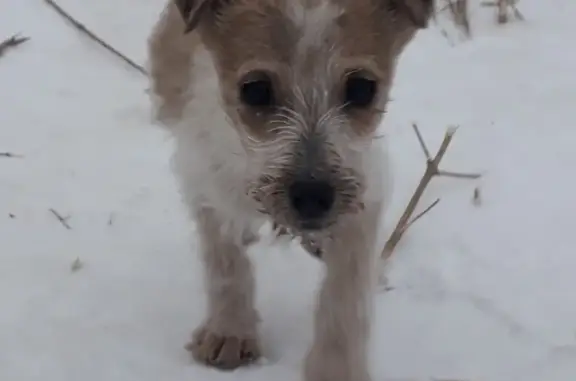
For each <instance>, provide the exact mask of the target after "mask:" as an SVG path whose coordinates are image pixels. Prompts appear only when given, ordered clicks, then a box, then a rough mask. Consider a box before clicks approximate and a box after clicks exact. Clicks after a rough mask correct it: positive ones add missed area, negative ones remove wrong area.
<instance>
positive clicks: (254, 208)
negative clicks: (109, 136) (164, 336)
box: [149, 0, 433, 381]
mask: <svg viewBox="0 0 576 381" xmlns="http://www.w3.org/2000/svg"><path fill="white" fill-rule="evenodd" d="M432 10H433V0H173V1H170V2H169V3H168V4H167V5H166V8H165V9H164V12H163V13H162V15H161V17H160V19H159V21H158V22H157V24H156V25H155V27H154V30H153V32H152V35H151V37H150V40H149V59H150V75H151V81H152V90H153V91H152V94H153V98H154V102H155V106H156V110H155V111H156V118H157V120H158V121H160V122H161V123H162V124H163V125H164V126H165V127H166V128H167V129H168V130H169V131H170V132H171V134H172V136H173V137H174V139H175V153H174V168H175V173H176V175H177V177H178V180H179V182H180V187H181V192H182V194H183V198H184V201H185V202H186V204H187V206H188V208H189V211H190V214H191V216H192V218H193V219H194V220H195V221H196V222H197V224H198V229H197V230H198V235H199V237H198V238H199V242H200V245H201V247H200V251H201V254H202V258H203V263H204V267H205V278H206V285H207V298H208V311H207V318H206V320H205V322H204V323H203V324H202V326H201V327H199V328H198V329H197V330H196V332H195V334H194V336H193V340H192V342H191V343H190V345H189V346H188V348H189V350H190V351H191V353H192V354H193V356H194V358H195V359H196V360H197V361H199V362H202V363H205V364H208V365H211V366H214V367H217V368H221V369H234V368H237V367H239V366H242V365H247V364H250V363H251V362H253V361H254V360H256V359H257V358H258V357H259V356H260V354H261V353H260V348H259V339H258V322H259V317H258V312H257V311H256V309H255V306H254V299H255V297H254V294H255V281H254V276H253V272H252V268H251V264H250V262H249V259H248V257H247V255H246V247H247V246H248V245H249V244H250V243H252V242H254V240H255V239H256V237H257V230H258V229H259V227H260V226H262V224H263V223H265V222H266V221H270V222H272V223H274V224H276V225H277V226H280V227H281V228H282V229H284V230H285V231H288V232H290V234H292V235H294V236H297V237H300V238H302V241H303V243H304V247H305V248H307V250H309V251H310V252H311V253H313V254H315V255H321V257H322V260H323V261H324V263H325V267H326V275H325V279H324V280H323V284H322V287H321V289H320V291H319V295H318V304H317V308H316V312H315V325H314V329H315V330H314V338H313V343H312V346H311V348H310V351H309V352H308V354H307V357H306V361H305V365H304V379H305V380H306V381H368V380H370V376H369V371H368V342H369V328H370V320H371V306H372V293H373V290H372V286H373V278H374V277H373V272H374V271H373V269H374V264H375V260H376V258H377V252H378V250H377V247H376V246H377V245H376V238H377V234H378V233H379V232H378V229H379V225H380V216H381V211H382V207H383V203H384V200H385V197H386V188H385V185H386V177H385V176H386V161H387V160H386V156H385V152H384V150H383V146H382V142H381V141H375V135H376V130H377V127H378V125H379V124H380V122H381V119H382V117H383V115H384V113H385V111H386V105H387V102H388V94H389V90H390V87H391V84H392V81H393V77H394V71H395V66H396V62H397V59H398V57H399V56H400V54H401V52H402V51H403V49H404V48H405V46H406V45H407V43H408V42H409V41H410V40H411V39H412V38H413V36H414V35H415V33H416V32H417V31H418V30H419V29H420V28H424V27H425V26H426V25H427V23H428V20H429V18H430V16H431V13H432Z"/></svg>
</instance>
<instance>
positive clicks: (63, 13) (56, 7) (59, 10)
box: [44, 0, 148, 75]
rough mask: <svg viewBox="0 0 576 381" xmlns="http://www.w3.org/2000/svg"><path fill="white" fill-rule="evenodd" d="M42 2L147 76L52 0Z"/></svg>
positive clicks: (139, 67)
mask: <svg viewBox="0 0 576 381" xmlns="http://www.w3.org/2000/svg"><path fill="white" fill-rule="evenodd" d="M44 1H45V2H46V4H48V5H49V6H50V7H52V9H54V10H55V11H56V12H57V13H58V14H59V15H60V16H62V17H64V18H65V19H66V20H67V21H69V22H70V23H71V24H72V25H73V26H74V27H75V28H76V29H78V30H79V31H80V32H82V33H84V34H86V35H87V36H88V37H90V38H91V39H92V40H94V41H96V42H97V43H98V44H100V45H101V46H102V47H104V48H105V49H106V50H108V51H109V52H111V53H112V54H114V55H115V56H117V57H118V58H120V59H121V60H123V61H124V62H126V63H127V64H128V65H130V66H131V67H132V68H133V69H135V70H137V71H139V72H140V73H142V74H144V75H148V74H147V73H146V69H144V68H143V67H142V66H141V65H139V64H137V63H136V62H134V61H132V60H131V59H130V58H128V57H126V56H125V55H124V54H123V53H121V52H120V51H118V50H116V49H115V48H114V47H113V46H111V45H110V44H108V43H107V42H106V41H104V40H102V39H101V38H100V37H98V36H97V35H96V34H94V33H93V32H92V31H90V30H89V29H88V28H87V27H86V26H85V25H84V24H82V23H80V22H79V21H78V20H76V19H75V18H74V17H72V16H71V15H70V14H69V13H68V12H66V11H65V10H64V9H63V8H62V7H60V6H59V5H58V4H57V3H56V2H55V1H54V0H44Z"/></svg>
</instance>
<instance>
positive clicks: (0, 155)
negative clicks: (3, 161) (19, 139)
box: [0, 152, 24, 158]
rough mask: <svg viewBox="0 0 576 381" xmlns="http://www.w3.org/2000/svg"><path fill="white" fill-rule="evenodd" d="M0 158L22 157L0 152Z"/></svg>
mask: <svg viewBox="0 0 576 381" xmlns="http://www.w3.org/2000/svg"><path fill="white" fill-rule="evenodd" d="M0 157H9V158H21V157H24V156H22V155H18V154H15V153H12V152H0Z"/></svg>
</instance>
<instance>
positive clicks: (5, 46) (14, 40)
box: [0, 34, 30, 57]
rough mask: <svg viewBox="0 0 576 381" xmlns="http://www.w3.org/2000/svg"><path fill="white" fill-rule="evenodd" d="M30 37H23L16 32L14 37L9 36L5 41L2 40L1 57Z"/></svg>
mask: <svg viewBox="0 0 576 381" xmlns="http://www.w3.org/2000/svg"><path fill="white" fill-rule="evenodd" d="M29 39H30V37H21V36H19V35H18V34H15V35H13V36H12V37H9V38H7V39H5V40H4V41H2V42H0V57H2V56H3V55H4V54H5V53H6V51H8V50H9V49H11V48H15V47H17V46H19V45H21V44H23V43H25V42H26V41H28V40H29Z"/></svg>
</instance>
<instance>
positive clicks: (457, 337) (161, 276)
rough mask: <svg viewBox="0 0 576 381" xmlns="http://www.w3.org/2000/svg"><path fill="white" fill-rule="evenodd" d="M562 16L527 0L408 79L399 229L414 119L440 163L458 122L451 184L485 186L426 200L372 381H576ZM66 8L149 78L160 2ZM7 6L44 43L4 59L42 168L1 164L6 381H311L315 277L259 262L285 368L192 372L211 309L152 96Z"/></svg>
mask: <svg viewBox="0 0 576 381" xmlns="http://www.w3.org/2000/svg"><path fill="white" fill-rule="evenodd" d="M545 3H546V4H544V2H542V1H538V0H521V1H520V3H519V6H520V9H521V10H522V12H523V14H524V16H525V17H526V19H527V21H526V22H523V23H512V24H509V25H507V26H502V27H499V26H496V25H494V24H493V23H492V20H491V17H492V13H491V12H490V10H488V9H485V8H482V9H480V8H475V9H474V18H473V19H474V20H475V21H474V25H473V26H474V36H473V38H472V40H470V41H466V40H459V39H457V38H456V37H455V36H456V35H455V34H454V33H450V36H451V37H450V41H448V40H447V39H446V38H444V37H443V36H442V35H441V33H440V30H439V28H438V27H437V26H436V25H435V24H433V25H432V27H431V28H430V29H429V30H427V31H424V32H421V33H420V34H419V35H418V37H417V39H416V40H415V41H414V43H413V44H412V45H411V46H410V47H409V49H408V50H407V51H406V53H405V55H404V56H403V58H402V60H401V64H400V68H399V72H398V77H397V80H396V83H395V87H394V90H393V97H394V101H393V103H392V104H391V107H390V112H389V115H388V117H387V119H386V122H385V125H384V128H383V131H384V132H385V133H386V134H387V135H388V136H389V139H390V145H391V147H392V152H393V159H394V166H395V167H394V168H395V172H396V174H395V194H394V200H393V204H392V206H391V211H390V215H389V217H388V224H389V225H390V226H389V228H391V227H392V226H393V224H394V223H395V222H396V220H397V218H398V216H399V215H400V213H401V212H402V210H403V208H404V205H405V204H406V202H407V200H408V198H409V197H410V195H411V193H412V191H413V189H414V187H415V186H416V184H417V182H418V181H419V179H420V176H421V173H422V170H423V166H424V160H423V156H422V152H421V150H420V147H419V145H418V142H417V140H416V138H415V136H414V134H413V131H412V129H411V127H410V124H411V123H412V122H417V123H418V124H419V126H420V129H421V131H422V133H423V135H424V137H425V140H426V142H427V143H428V145H429V146H430V147H431V149H433V150H434V149H435V147H437V145H438V144H439V142H440V140H441V139H442V136H443V134H444V131H445V128H446V126H448V125H453V124H454V125H459V126H460V128H459V130H458V132H457V134H456V136H455V138H454V140H453V143H452V145H451V148H450V150H449V152H448V154H447V156H446V158H445V160H444V162H443V167H444V168H446V169H450V170H455V171H465V172H475V171H478V172H482V173H484V176H483V178H482V179H481V180H479V181H468V180H457V179H437V180H434V182H433V184H432V185H431V186H430V187H429V188H428V190H427V192H426V195H425V197H424V198H423V200H422V201H421V207H425V206H426V205H427V203H429V202H432V201H433V200H435V199H436V198H441V202H440V203H439V204H438V206H437V207H436V208H434V209H433V211H431V212H430V213H429V214H428V215H427V216H426V217H424V218H422V219H421V220H420V221H419V222H418V223H417V224H415V225H413V227H412V228H411V229H410V231H409V232H408V233H407V235H406V236H405V238H404V240H403V241H402V242H401V245H400V246H399V247H398V249H397V252H396V253H395V256H394V257H393V260H392V262H391V264H390V267H389V269H388V270H389V272H388V275H389V279H390V281H391V285H392V286H393V287H394V290H393V291H390V292H388V293H382V294H380V295H378V297H377V319H376V324H375V328H374V334H373V344H372V345H373V356H374V359H373V361H372V365H373V374H374V381H396V380H407V381H421V380H422V381H423V380H429V379H431V378H447V379H450V378H455V379H459V380H460V379H462V380H469V381H519V380H522V381H572V380H575V379H576V301H575V299H574V290H575V287H576V277H575V276H574V273H575V271H574V268H575V266H576V255H575V254H574V239H573V237H572V236H571V234H573V226H574V224H573V218H574V214H575V213H576V204H575V203H574V202H573V200H572V198H573V197H574V194H576V181H575V180H574V179H573V178H572V177H573V176H572V175H570V173H572V172H571V168H574V167H575V166H576V150H574V148H573V147H574V145H576V130H575V129H574V127H575V126H574V125H572V123H573V122H574V117H573V113H574V111H573V107H574V104H576V76H575V75H574V68H575V67H576V52H575V51H573V49H571V48H570V47H571V46H573V39H574V34H575V33H576V26H575V24H574V21H573V15H574V14H575V12H576V3H574V1H573V0H549V1H546V2H545ZM59 4H60V5H61V6H62V7H64V8H65V9H67V10H68V11H69V12H70V13H72V14H74V15H75V16H76V17H77V18H78V19H80V20H82V21H83V22H84V23H85V24H86V25H87V26H88V27H89V28H91V29H92V30H93V31H95V32H96V33H97V34H98V35H100V36H101V37H103V38H104V39H105V40H107V41H108V42H111V43H112V44H113V45H114V46H115V47H116V48H118V49H119V50H121V51H123V52H124V53H126V54H127V55H128V56H130V57H132V58H133V59H134V60H136V61H137V62H142V63H144V61H145V38H146V36H147V33H148V29H149V27H150V26H151V23H152V22H153V21H154V18H155V17H156V14H157V12H158V11H159V9H160V8H161V7H162V2H161V1H156V0H154V1H153V0H138V1H136V0H106V1H104V0H102V1H99V2H87V1H81V0H60V1H59ZM0 9H3V10H4V12H0V38H4V37H8V36H9V35H12V34H14V33H17V32H21V33H22V34H23V35H26V36H30V37H31V40H30V41H28V42H27V43H25V44H24V45H22V46H20V47H18V48H16V49H13V50H11V51H9V52H8V53H7V54H6V55H5V56H3V57H2V58H0V84H1V86H0V99H1V102H0V105H1V110H2V111H1V112H0V126H1V127H0V151H2V152H6V151H9V152H13V153H16V154H21V155H23V157H21V158H0V301H1V306H2V307H1V309H0V379H1V380H6V381H16V380H17V381H33V380H40V379H41V380H43V381H72V380H83V381H96V380H98V381H101V380H106V381H116V380H118V381H133V380H134V381H136V380H138V381H157V380H162V381H176V380H178V381H180V380H209V381H220V380H222V381H232V380H238V381H242V380H251V381H260V380H262V381H264V380H270V379H274V380H278V381H295V380H298V379H299V375H300V365H301V361H302V357H303V355H304V353H305V350H306V348H307V346H308V344H309V341H310V333H311V318H312V315H311V308H312V302H313V298H314V293H315V290H316V287H317V283H318V280H319V277H320V270H321V268H320V265H319V264H318V263H317V261H315V260H314V259H312V258H310V257H309V256H308V255H307V254H305V253H304V252H302V251H301V249H299V248H298V247H295V246H294V245H292V246H289V247H287V248H283V247H280V248H278V247H270V246H269V245H266V244H265V243H262V244H260V245H258V246H257V247H255V248H254V250H253V252H252V253H251V255H252V256H253V257H254V258H255V264H256V266H257V272H258V283H259V295H258V307H259V309H260V311H261V313H262V316H263V319H264V322H263V327H262V337H263V340H264V351H265V353H266V362H265V363H263V364H262V365H259V366H255V367H250V368H247V369H243V370H239V371H236V372H233V373H227V372H220V371H216V370H211V369H207V368H204V367H202V366H199V365H197V364H195V363H193V362H192V361H191V359H190V358H189V356H188V354H187V353H186V351H185V350H184V349H183V345H184V344H185V342H186V341H187V339H188V337H189V333H190V332H191V330H192V329H193V328H194V327H195V326H196V325H197V324H198V323H199V322H200V320H201V319H202V317H203V308H204V299H203V293H202V285H201V281H200V277H199V275H200V269H199V266H198V261H197V258H196V257H195V256H194V254H193V250H194V247H195V246H194V242H193V239H194V236H193V234H192V233H193V230H194V226H193V223H191V222H189V221H187V218H186V215H185V212H184V210H183V207H182V206H181V204H180V199H179V196H178V194H177V191H176V188H175V184H174V183H175V182H174V180H173V178H172V175H171V173H170V170H169V155H170V148H171V147H170V141H169V140H168V139H167V137H166V136H165V135H164V133H163V132H162V131H160V130H159V129H158V128H156V127H153V126H152V125H151V124H150V122H149V109H148V98H147V96H146V94H145V90H146V87H147V83H146V80H145V78H143V77H142V76H141V75H140V74H139V73H137V72H135V71H133V70H132V69H130V68H129V67H127V66H126V65H125V64H123V63H122V62H121V61H119V60H118V59H116V58H115V57H114V56H112V55H110V54H109V53H108V52H106V51H104V50H103V49H102V48H101V47H100V46H98V45H96V44H94V43H93V42H92V41H90V40H88V39H87V38H86V37H85V36H83V35H81V34H79V33H78V32H77V31H76V30H75V29H74V28H72V27H71V26H70V25H69V24H67V23H66V22H65V21H64V20H63V19H62V18H61V17H60V16H58V15H57V14H56V13H54V12H53V11H52V10H51V9H50V8H48V7H47V6H46V4H45V3H44V2H42V1H34V2H32V1H18V2H15V1H13V0H0ZM477 186H479V187H480V190H481V196H482V205H481V206H479V207H478V206H474V205H473V204H472V202H471V198H472V194H473V190H474V188H475V187H477ZM50 208H53V209H54V210H56V211H57V212H58V213H59V214H61V215H62V216H64V217H67V216H69V219H68V223H69V224H70V226H71V230H68V229H66V228H65V227H64V226H62V225H61V224H60V223H59V221H58V220H57V219H56V218H55V216H54V215H53V214H52V213H51V212H50V211H49V209H50ZM388 233H389V231H386V232H383V233H382V234H383V237H384V238H385V237H386V235H387V234H388ZM77 258H78V259H79V260H80V261H81V262H82V264H83V266H82V268H81V269H79V270H78V271H71V265H72V264H73V263H74V261H75V260H76V259H77ZM295 279H296V282H294V280H295Z"/></svg>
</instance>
